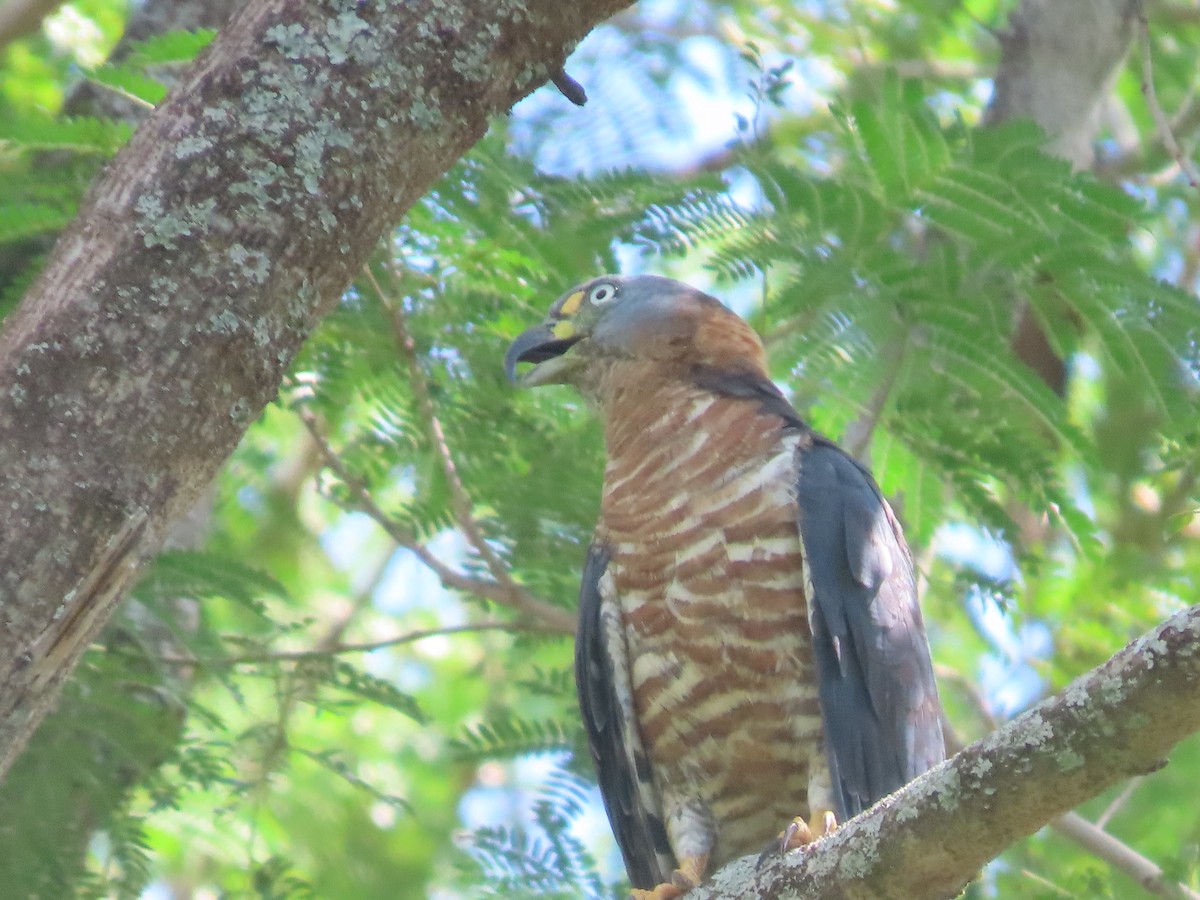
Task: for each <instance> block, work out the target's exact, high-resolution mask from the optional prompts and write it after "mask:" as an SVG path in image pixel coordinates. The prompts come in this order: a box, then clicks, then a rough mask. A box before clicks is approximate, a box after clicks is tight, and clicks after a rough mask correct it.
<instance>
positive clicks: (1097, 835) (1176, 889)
mask: <svg viewBox="0 0 1200 900" xmlns="http://www.w3.org/2000/svg"><path fill="white" fill-rule="evenodd" d="M1051 827H1052V828H1053V829H1054V830H1055V831H1057V832H1058V833H1059V834H1061V835H1063V836H1064V837H1068V838H1070V839H1071V840H1073V841H1074V842H1075V843H1077V844H1078V845H1079V846H1081V847H1083V848H1084V849H1085V850H1087V851H1088V852H1090V853H1091V854H1092V855H1093V856H1096V857H1098V858H1099V859H1102V860H1104V861H1105V862H1107V863H1108V864H1109V865H1111V866H1113V867H1114V868H1116V869H1120V870H1121V871H1122V872H1124V873H1125V874H1126V875H1128V876H1129V877H1130V878H1132V879H1133V880H1134V881H1136V882H1137V883H1138V884H1139V885H1140V886H1141V887H1142V888H1143V889H1144V890H1145V891H1146V892H1147V893H1150V894H1153V895H1154V896H1156V897H1169V898H1171V900H1200V894H1198V893H1196V892H1195V891H1193V890H1192V889H1191V888H1189V887H1186V886H1185V885H1182V884H1179V883H1177V882H1174V881H1169V880H1168V879H1167V878H1166V876H1165V875H1164V874H1163V870H1162V869H1161V868H1159V867H1158V866H1157V865H1155V864H1154V863H1153V862H1151V861H1150V860H1148V859H1146V857H1144V856H1142V855H1141V854H1140V853H1138V852H1137V851H1136V850H1134V849H1133V848H1132V847H1130V846H1128V845H1127V844H1124V843H1122V842H1121V841H1119V840H1117V839H1116V838H1115V837H1113V836H1112V835H1111V834H1109V833H1108V832H1107V831H1105V830H1104V829H1103V828H1100V827H1099V826H1097V825H1093V824H1092V823H1091V822H1089V821H1088V820H1087V819H1085V818H1084V817H1083V816H1081V815H1079V814H1078V813H1074V812H1069V813H1067V814H1066V815H1065V816H1063V817H1062V818H1060V819H1056V820H1055V821H1054V822H1052V823H1051Z"/></svg>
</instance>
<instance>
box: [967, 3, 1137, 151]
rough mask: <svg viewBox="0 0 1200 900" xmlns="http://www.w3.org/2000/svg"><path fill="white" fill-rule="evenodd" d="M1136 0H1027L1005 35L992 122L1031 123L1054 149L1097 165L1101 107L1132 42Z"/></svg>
mask: <svg viewBox="0 0 1200 900" xmlns="http://www.w3.org/2000/svg"><path fill="white" fill-rule="evenodd" d="M1139 7H1140V3H1139V2H1138V0H1022V3H1021V5H1020V7H1018V8H1017V9H1016V10H1015V11H1014V12H1013V14H1012V16H1011V17H1010V18H1009V23H1008V24H1009V27H1008V29H1007V30H1006V31H1004V32H1002V33H1000V34H999V35H998V38H999V40H1000V50H1001V58H1000V67H999V69H998V70H997V71H996V80H995V93H994V94H993V97H992V103H991V106H990V107H989V108H988V112H987V121H989V122H999V121H1004V120H1006V119H1014V118H1027V119H1033V121H1035V122H1037V123H1038V125H1040V126H1041V127H1042V129H1043V130H1044V131H1045V132H1046V133H1047V134H1048V135H1050V137H1051V138H1052V143H1051V150H1052V152H1054V153H1057V154H1058V155H1059V156H1062V157H1063V158H1065V159H1068V160H1070V161H1071V163H1072V164H1073V165H1074V166H1075V167H1076V168H1080V169H1086V168H1088V167H1089V166H1090V165H1091V163H1092V158H1093V150H1092V141H1093V140H1094V139H1095V136H1096V129H1097V127H1098V125H1099V116H1100V107H1101V104H1102V102H1103V100H1104V98H1105V96H1107V94H1108V92H1109V89H1110V87H1111V85H1112V80H1113V78H1114V77H1115V76H1116V73H1117V71H1118V69H1119V68H1120V66H1121V63H1122V62H1123V61H1124V59H1125V55H1126V54H1127V53H1128V52H1129V47H1130V45H1131V43H1132V42H1133V35H1134V30H1135V27H1136V24H1137V12H1138V9H1139Z"/></svg>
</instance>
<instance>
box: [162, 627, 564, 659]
mask: <svg viewBox="0 0 1200 900" xmlns="http://www.w3.org/2000/svg"><path fill="white" fill-rule="evenodd" d="M478 631H508V632H519V633H522V634H547V635H559V636H561V635H562V634H563V632H562V631H560V630H558V629H554V628H547V627H546V626H545V625H542V624H540V623H537V624H526V623H523V622H478V623H476V624H474V625H447V626H445V627H442V628H427V629H424V630H421V631H409V632H406V633H405V634H399V635H396V636H395V637H390V638H382V639H381V640H378V641H365V642H363V643H358V644H353V643H351V644H343V643H340V642H334V643H331V644H329V645H327V646H320V647H316V648H314V649H312V650H264V651H262V652H260V653H238V654H231V655H229V656H171V655H163V656H157V657H155V659H156V660H157V661H158V662H161V663H165V664H166V665H169V666H197V667H199V668H209V669H214V668H226V667H229V666H245V665H252V664H259V663H276V662H303V661H304V660H308V659H326V658H328V657H331V656H340V655H341V654H343V653H371V652H372V651H375V650H383V649H384V648H386V647H399V646H402V645H404V644H415V643H416V642H417V641H423V640H426V639H427V638H431V637H444V636H446V635H451V634H469V633H472V632H478Z"/></svg>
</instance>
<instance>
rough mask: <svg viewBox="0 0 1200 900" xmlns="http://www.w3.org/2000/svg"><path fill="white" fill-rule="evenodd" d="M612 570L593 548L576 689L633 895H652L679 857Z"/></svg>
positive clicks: (582, 600)
mask: <svg viewBox="0 0 1200 900" xmlns="http://www.w3.org/2000/svg"><path fill="white" fill-rule="evenodd" d="M608 564H609V553H608V550H607V549H606V548H605V547H603V546H602V545H599V544H593V545H592V547H591V548H590V549H589V550H588V558H587V564H586V565H585V566H584V570H583V583H582V585H581V588H580V596H579V633H578V634H577V635H576V639H575V685H576V688H577V690H578V691H579V706H580V709H581V711H582V712H583V723H584V726H585V728H586V729H587V735H588V745H589V746H590V748H591V751H592V761H593V762H594V763H595V765H596V774H597V776H598V778H599V782H600V795H601V797H603V799H604V809H605V811H606V812H607V813H608V821H609V823H610V824H611V825H612V830H613V834H614V835H615V836H616V839H617V846H619V847H620V848H621V856H622V857H624V859H625V870H626V871H627V872H628V873H629V879H630V882H631V883H632V884H633V886H634V887H635V888H644V889H647V890H648V889H652V888H654V887H655V886H656V885H658V884H660V883H662V882H664V881H669V880H670V876H671V872H672V870H673V869H674V868H675V858H674V856H673V854H672V852H671V846H670V843H669V842H668V840H667V832H666V829H665V828H664V827H663V821H662V814H661V808H662V807H661V802H660V800H659V797H658V791H657V789H656V788H655V786H654V779H653V773H652V771H651V767H650V761H649V759H648V757H647V756H646V753H645V750H644V748H643V747H642V741H641V736H640V732H639V730H638V727H637V718H636V714H635V712H634V708H633V690H632V688H631V685H630V680H629V663H628V659H627V656H626V651H625V647H626V644H625V631H624V625H623V623H622V621H621V608H620V604H619V603H618V602H617V600H616V597H615V589H614V587H613V583H612V578H611V577H607V578H606V577H605V576H606V572H607V569H608Z"/></svg>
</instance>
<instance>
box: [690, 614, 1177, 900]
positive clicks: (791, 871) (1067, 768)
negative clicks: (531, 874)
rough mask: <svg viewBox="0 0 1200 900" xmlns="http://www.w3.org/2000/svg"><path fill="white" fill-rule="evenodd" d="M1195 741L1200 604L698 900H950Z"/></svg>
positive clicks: (720, 879)
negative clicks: (1021, 845) (829, 827)
mask: <svg viewBox="0 0 1200 900" xmlns="http://www.w3.org/2000/svg"><path fill="white" fill-rule="evenodd" d="M1196 731H1200V605H1198V606H1193V607H1191V608H1189V609H1186V610H1183V611H1182V612H1179V613H1177V614H1176V615H1174V616H1172V617H1171V618H1170V619H1168V620H1167V621H1166V622H1164V623H1162V624H1161V625H1159V626H1158V627H1157V628H1155V629H1153V630H1152V631H1150V632H1149V633H1147V634H1145V635H1143V636H1142V637H1140V638H1138V639H1137V640H1136V641H1133V642H1132V643H1131V644H1129V645H1128V646H1127V647H1125V649H1123V650H1122V651H1121V652H1119V653H1118V654H1116V655H1115V656H1114V657H1112V659H1110V660H1109V661H1108V662H1106V663H1104V664H1103V665H1101V666H1099V667H1098V668H1096V669H1094V670H1092V671H1091V672H1090V673H1088V674H1087V675H1084V676H1083V677H1081V678H1078V679H1076V680H1075V681H1074V682H1072V683H1071V684H1070V685H1068V686H1067V687H1066V688H1065V689H1064V690H1062V691H1060V692H1059V693H1058V694H1056V695H1054V696H1053V697H1050V698H1049V699H1047V700H1045V701H1043V702H1042V703H1040V704H1038V705H1037V706H1036V707H1034V708H1033V709H1031V710H1029V711H1028V712H1026V713H1024V714H1023V715H1021V716H1019V717H1017V718H1016V719H1014V720H1013V721H1012V722H1010V723H1008V724H1007V725H1005V726H1004V727H1003V728H1001V729H1000V730H998V731H996V732H994V733H992V734H990V735H988V736H987V737H985V738H983V739H982V740H980V741H977V742H976V743H974V744H972V745H971V746H969V747H967V748H966V749H964V750H963V751H962V752H960V753H958V754H957V755H956V756H954V757H953V758H952V759H950V760H948V761H946V762H945V763H942V764H941V765H940V766H938V767H936V768H935V769H933V770H931V771H929V772H926V773H925V774H924V775H922V776H921V777H920V778H918V779H917V780H916V781H914V782H913V783H912V784H910V785H908V786H907V787H905V788H904V789H903V790H901V791H898V792H897V793H896V794H893V795H892V796H891V797H888V798H886V799H884V800H882V801H881V802H880V803H878V804H876V805H875V806H874V807H872V808H871V809H870V810H868V811H867V812H865V813H863V814H862V815H860V816H858V817H856V818H854V819H852V820H851V821H850V822H848V823H846V824H845V825H843V826H842V827H841V828H840V829H838V830H837V831H836V832H834V833H833V834H832V835H831V836H829V837H827V838H824V839H822V840H821V841H819V842H818V843H816V844H814V845H812V847H810V848H809V849H808V850H806V851H804V852H796V853H792V854H789V855H788V856H786V857H783V858H776V859H773V860H769V861H768V862H766V863H765V864H764V865H763V866H762V868H761V869H758V870H756V868H755V863H756V861H757V858H756V857H753V856H749V857H745V858H743V859H740V860H736V861H735V862H733V863H730V864H729V865H728V866H726V867H725V868H723V869H722V870H721V871H720V872H718V873H717V874H716V876H715V877H714V878H713V880H712V882H711V884H709V885H706V886H704V887H702V888H700V889H698V890H696V891H695V892H693V893H692V894H689V895H688V896H689V900H749V898H752V897H754V898H765V900H785V898H797V900H799V898H801V897H803V898H804V900H834V898H837V900H848V898H862V900H868V898H870V900H925V898H949V897H954V896H956V895H957V894H958V892H959V891H960V890H961V889H962V888H963V886H964V885H966V884H967V883H968V882H969V881H970V880H971V879H972V878H973V877H975V874H976V873H977V872H978V871H979V868H980V867H981V866H982V865H983V864H984V863H986V862H988V861H989V860H991V859H993V858H994V857H996V856H998V855H999V854H1000V853H1001V852H1002V851H1003V850H1004V849H1005V848H1006V847H1008V846H1010V845H1011V844H1013V843H1015V842H1016V841H1018V840H1020V839H1021V838H1023V837H1026V836H1027V835H1030V834H1032V833H1033V832H1035V831H1037V830H1038V829H1039V828H1041V827H1042V826H1044V825H1046V824H1048V823H1050V822H1052V821H1053V820H1055V819H1057V818H1059V817H1060V816H1062V815H1063V814H1064V813H1066V812H1067V811H1068V810H1070V809H1072V808H1074V807H1075V806H1078V805H1079V804H1080V803H1082V802H1083V801H1084V800H1087V799H1089V798H1091V797H1094V796H1096V795H1097V794H1100V793H1101V792H1103V791H1104V790H1106V789H1108V788H1109V787H1111V786H1113V785H1114V784H1117V783H1118V782H1120V781H1122V780H1124V779H1126V778H1130V777H1133V776H1135V775H1140V774H1145V773H1146V772H1149V771H1153V770H1155V769H1157V768H1159V767H1161V766H1162V765H1163V760H1164V759H1165V758H1166V756H1167V754H1168V752H1169V751H1170V750H1171V748H1172V747H1174V746H1175V744H1177V743H1178V742H1179V741H1181V740H1182V739H1183V738H1185V737H1188V736H1189V735H1191V734H1193V733H1195V732H1196ZM1167 896H1170V895H1169V894H1168V895H1167ZM1175 896H1185V895H1184V894H1176V895H1175Z"/></svg>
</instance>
